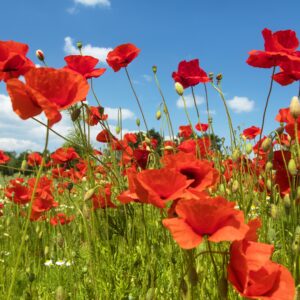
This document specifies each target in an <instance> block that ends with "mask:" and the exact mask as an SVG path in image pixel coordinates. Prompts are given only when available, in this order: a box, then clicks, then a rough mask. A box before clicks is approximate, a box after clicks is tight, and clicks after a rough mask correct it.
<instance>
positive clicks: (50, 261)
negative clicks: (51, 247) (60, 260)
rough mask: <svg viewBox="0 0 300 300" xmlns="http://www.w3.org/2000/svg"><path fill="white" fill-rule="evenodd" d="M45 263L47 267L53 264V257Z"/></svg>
mask: <svg viewBox="0 0 300 300" xmlns="http://www.w3.org/2000/svg"><path fill="white" fill-rule="evenodd" d="M44 265H45V266H46V267H50V266H53V261H52V259H49V260H46V261H45V263H44Z"/></svg>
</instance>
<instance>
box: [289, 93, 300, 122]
mask: <svg viewBox="0 0 300 300" xmlns="http://www.w3.org/2000/svg"><path fill="white" fill-rule="evenodd" d="M290 114H291V115H292V116H293V118H294V119H297V118H298V117H299V116H300V102H299V98H298V97H296V96H295V97H293V98H292V100H291V104H290Z"/></svg>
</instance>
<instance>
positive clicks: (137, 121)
mask: <svg viewBox="0 0 300 300" xmlns="http://www.w3.org/2000/svg"><path fill="white" fill-rule="evenodd" d="M135 123H136V125H137V126H138V127H140V125H141V120H140V119H136V121H135Z"/></svg>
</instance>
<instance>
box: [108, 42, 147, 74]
mask: <svg viewBox="0 0 300 300" xmlns="http://www.w3.org/2000/svg"><path fill="white" fill-rule="evenodd" d="M140 51H141V50H140V49H139V48H137V47H136V46H135V45H133V44H123V45H120V46H118V47H116V48H115V49H114V50H112V51H110V52H109V53H108V55H107V58H106V61H107V63H108V65H109V66H110V67H112V68H113V70H114V71H115V72H117V71H119V70H120V69H121V68H126V67H127V66H128V65H129V64H130V63H131V62H132V61H133V60H134V59H135V58H136V57H137V56H138V55H139V53H140Z"/></svg>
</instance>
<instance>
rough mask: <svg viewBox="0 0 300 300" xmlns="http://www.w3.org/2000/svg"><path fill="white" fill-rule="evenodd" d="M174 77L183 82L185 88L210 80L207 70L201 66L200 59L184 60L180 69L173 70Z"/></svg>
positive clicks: (180, 64)
mask: <svg viewBox="0 0 300 300" xmlns="http://www.w3.org/2000/svg"><path fill="white" fill-rule="evenodd" d="M172 77H173V79H174V80H175V82H179V83H181V84H182V86H183V87H184V88H188V87H191V86H195V85H197V84H198V83H200V82H201V83H205V82H209V81H210V79H209V77H208V76H207V74H206V72H205V71H204V70H202V69H201V68H200V66H199V59H193V60H191V61H185V60H183V61H182V62H180V63H179V65H178V71H177V72H173V74H172Z"/></svg>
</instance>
